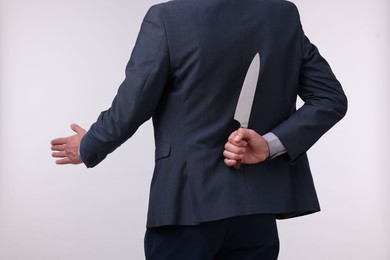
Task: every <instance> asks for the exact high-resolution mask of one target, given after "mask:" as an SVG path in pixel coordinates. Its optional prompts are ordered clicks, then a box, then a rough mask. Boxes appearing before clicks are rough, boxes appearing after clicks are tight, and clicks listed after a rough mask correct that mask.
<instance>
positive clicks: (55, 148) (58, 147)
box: [51, 144, 66, 151]
mask: <svg viewBox="0 0 390 260" xmlns="http://www.w3.org/2000/svg"><path fill="white" fill-rule="evenodd" d="M65 148H66V145H65V144H59V145H52V146H51V150H52V151H65Z"/></svg>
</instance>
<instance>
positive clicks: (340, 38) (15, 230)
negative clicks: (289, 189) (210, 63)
mask: <svg viewBox="0 0 390 260" xmlns="http://www.w3.org/2000/svg"><path fill="white" fill-rule="evenodd" d="M158 2H160V1H157V0H155V1H152V0H142V1H141V0H137V1H133V0H132V1H129V0H126V1H125V0H116V1H101V0H66V1H65V0H34V1H30V0H0V124H1V128H0V259H2V260H3V259H4V260H19V259H21V260H25V259H29V260H81V259H94V260H107V259H110V260H111V259H114V260H122V259H123V260H125V259H143V258H144V256H143V235H144V230H145V219H146V207H147V199H148V190H149V182H150V179H151V172H152V169H153V156H154V145H153V132H152V127H151V123H150V122H147V123H146V124H145V125H143V126H142V127H141V128H140V129H139V131H138V132H137V133H136V134H135V136H134V137H133V138H132V139H131V140H129V141H128V142H127V143H125V144H124V145H123V146H122V147H120V148H119V149H118V150H117V151H116V152H115V153H114V154H112V155H110V156H109V157H108V158H107V159H106V160H105V161H104V162H102V163H101V164H100V165H99V166H98V167H97V168H95V169H90V170H87V169H86V168H85V167H84V166H62V167H60V166H57V165H55V164H54V160H53V159H52V158H51V157H50V153H51V151H50V144H49V142H50V140H51V139H52V138H55V137H59V136H68V135H70V134H71V131H70V129H69V125H70V124H71V123H72V122H77V123H79V124H81V125H82V126H84V127H86V128H88V127H89V126H90V124H92V123H93V122H94V120H95V119H96V118H97V116H98V114H99V112H100V111H102V110H105V109H107V108H108V107H109V105H110V103H111V100H112V98H113V96H114V95H115V93H116V90H117V87H118V86H119V84H120V83H121V81H122V80H123V77H124V69H125V66H126V63H127V61H128V58H129V56H130V52H131V49H132V47H133V45H134V41H135V39H136V36H137V33H138V30H139V26H140V23H141V21H142V18H143V16H144V14H145V12H146V11H147V9H148V8H149V6H150V5H152V4H155V3H158ZM293 2H295V3H296V4H297V6H298V7H299V9H300V12H301V18H302V22H303V24H304V28H305V31H306V33H307V35H308V36H309V38H310V39H311V40H312V42H314V43H315V44H316V45H317V46H318V47H319V49H320V51H321V53H322V54H323V55H324V56H325V57H326V58H327V60H328V61H329V63H330V64H331V65H332V68H333V70H334V72H335V74H336V75H337V76H338V78H339V79H340V81H341V83H342V84H343V86H344V89H345V91H346V93H347V95H348V97H349V111H348V114H347V116H346V117H345V119H343V120H342V121H341V122H340V123H339V124H338V125H337V126H335V127H334V128H333V129H332V130H331V131H330V132H329V133H327V134H326V135H325V136H324V138H323V139H321V140H320V141H319V142H318V143H317V145H316V146H315V147H313V148H312V149H311V150H310V152H309V155H310V158H311V165H312V170H313V173H314V178H315V182H316V185H317V190H318V194H319V197H320V201H321V205H322V210H323V211H322V212H321V213H318V214H315V215H311V216H307V217H303V218H297V219H293V220H284V221H279V231H280V239H281V252H280V259H281V260H295V259H296V260H313V259H315V260H318V259H324V260H328V259H331V260H360V259H361V260H367V259H370V260H388V259H390V249H389V248H390V247H389V244H390V223H389V218H390V192H389V190H388V187H389V184H390V177H389V173H390V167H389V166H390V162H389V155H390V149H389V145H390V142H389V139H388V133H389V132H390V122H389V121H390V117H389V109H390V107H389V102H388V99H389V97H390V95H389V94H390V91H389V86H390V48H389V46H390V30H389V25H390V21H389V20H390V2H389V1H388V0H356V1H351V0H331V1H329V0H312V1H304V0H295V1H293Z"/></svg>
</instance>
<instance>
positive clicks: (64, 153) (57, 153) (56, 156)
mask: <svg viewBox="0 0 390 260" xmlns="http://www.w3.org/2000/svg"><path fill="white" fill-rule="evenodd" d="M51 156H52V157H54V158H64V157H67V156H68V153H67V152H65V151H61V152H54V153H51Z"/></svg>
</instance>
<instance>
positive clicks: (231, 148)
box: [225, 142, 246, 154]
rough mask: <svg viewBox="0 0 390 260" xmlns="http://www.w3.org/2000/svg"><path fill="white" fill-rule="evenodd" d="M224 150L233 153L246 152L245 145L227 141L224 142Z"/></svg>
mask: <svg viewBox="0 0 390 260" xmlns="http://www.w3.org/2000/svg"><path fill="white" fill-rule="evenodd" d="M225 150H227V151H229V152H232V153H235V154H244V153H245V152H246V146H237V145H234V144H232V143H229V142H228V143H226V144H225Z"/></svg>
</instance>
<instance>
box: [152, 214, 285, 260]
mask: <svg viewBox="0 0 390 260" xmlns="http://www.w3.org/2000/svg"><path fill="white" fill-rule="evenodd" d="M278 254H279V238H278V231H277V227H276V221H275V216H274V215H250V216H240V217H233V218H227V219H223V220H218V221H212V222H205V223H201V224H199V225H196V226H166V227H158V228H150V229H147V231H146V234H145V256H146V259H147V260H275V259H277V258H278Z"/></svg>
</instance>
